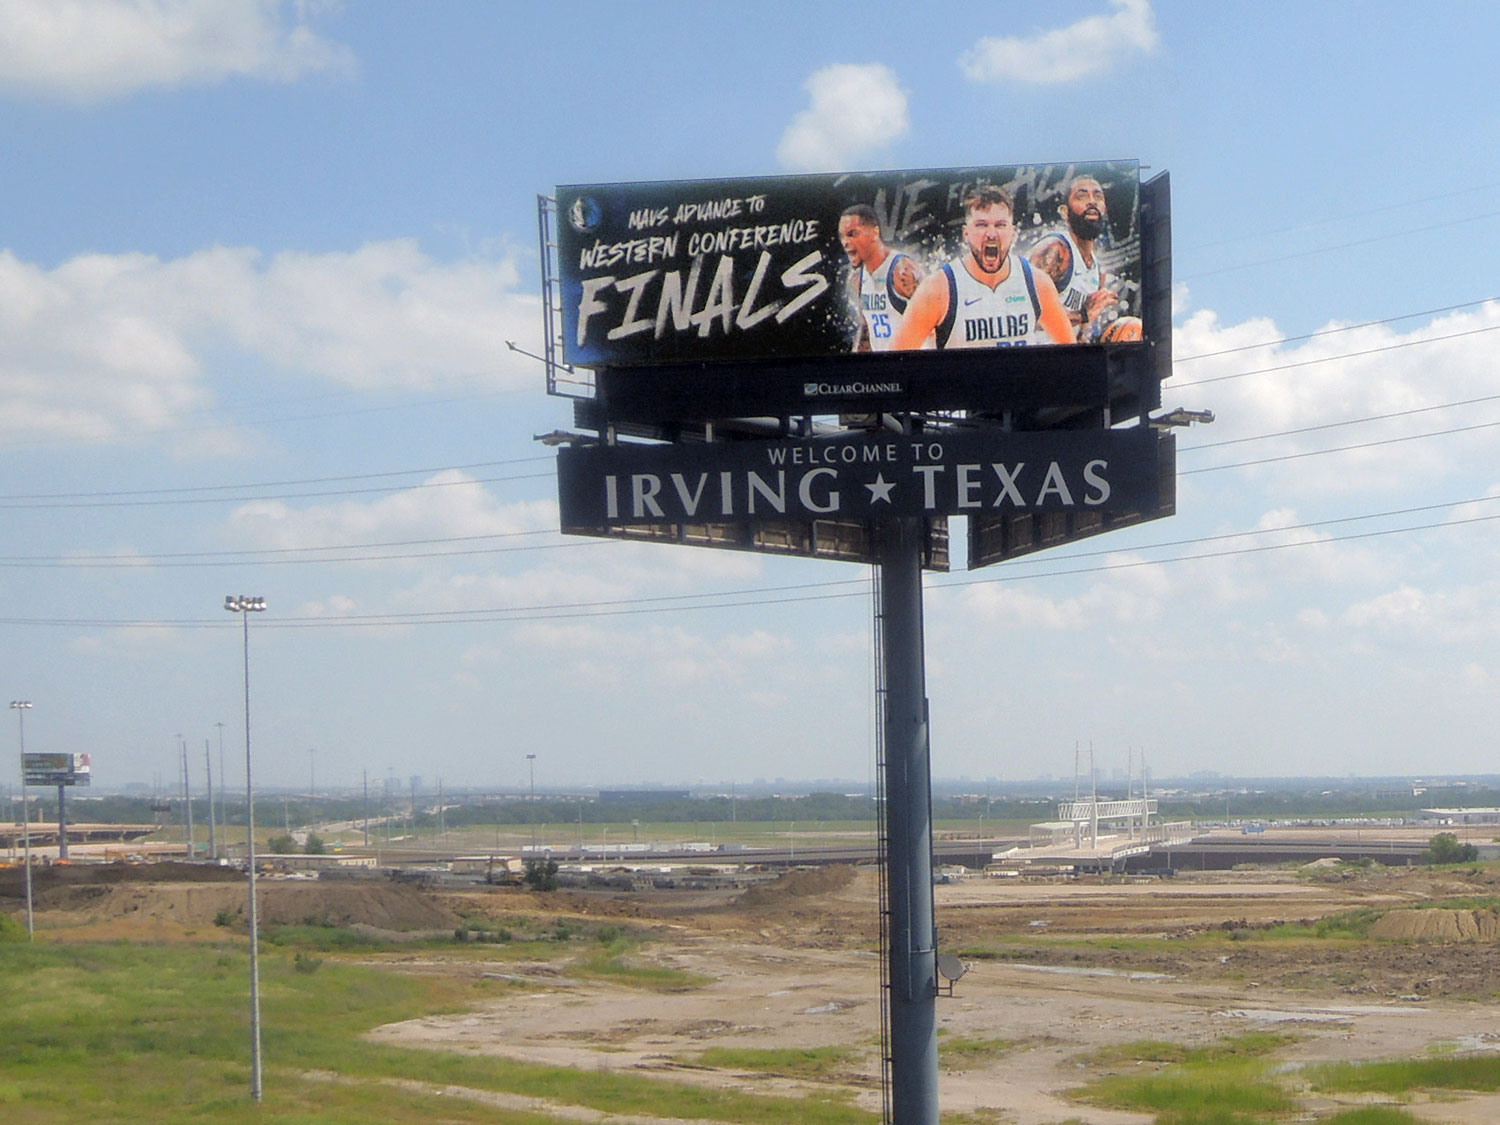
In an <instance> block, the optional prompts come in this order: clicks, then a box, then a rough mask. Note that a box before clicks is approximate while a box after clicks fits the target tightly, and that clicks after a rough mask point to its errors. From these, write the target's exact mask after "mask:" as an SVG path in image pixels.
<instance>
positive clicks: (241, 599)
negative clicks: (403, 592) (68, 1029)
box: [224, 594, 266, 1102]
mask: <svg viewBox="0 0 1500 1125" xmlns="http://www.w3.org/2000/svg"><path fill="white" fill-rule="evenodd" d="M224 608H225V609H227V610H228V611H229V612H230V613H238V614H239V615H240V624H241V626H242V631H243V633H244V642H245V825H246V829H245V833H246V840H247V841H248V847H247V848H246V852H245V855H246V864H245V866H246V867H247V868H249V871H250V1096H251V1097H252V1098H254V1099H255V1100H256V1101H257V1102H259V1101H260V1096H261V1080H260V1076H261V1069H260V949H259V945H260V927H259V923H258V921H257V918H256V914H255V787H254V785H252V784H251V781H250V615H251V614H252V613H264V612H265V609H266V599H265V598H252V597H247V596H246V595H244V594H226V595H224Z"/></svg>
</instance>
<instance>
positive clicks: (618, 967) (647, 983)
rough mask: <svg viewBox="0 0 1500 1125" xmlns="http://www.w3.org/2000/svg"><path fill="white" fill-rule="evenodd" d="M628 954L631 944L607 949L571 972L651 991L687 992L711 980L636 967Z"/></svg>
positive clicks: (679, 970)
mask: <svg viewBox="0 0 1500 1125" xmlns="http://www.w3.org/2000/svg"><path fill="white" fill-rule="evenodd" d="M629 952H630V947H629V946H628V945H626V947H625V948H623V949H622V948H619V947H618V946H611V947H607V948H605V949H603V950H600V951H598V952H594V953H591V954H590V955H589V956H587V957H585V958H583V959H582V960H580V961H578V962H577V963H575V964H574V965H573V966H571V968H570V971H572V972H574V973H575V975H577V976H580V977H593V978H596V979H603V980H608V981H610V982H611V983H614V984H624V985H629V986H631V987H632V988H642V989H646V990H648V991H651V992H687V991H689V990H691V989H694V988H702V987H703V986H704V985H705V984H707V983H708V980H709V978H707V977H704V976H701V975H699V974H697V973H688V972H684V971H682V970H681V969H664V968H661V967H659V966H656V965H640V964H636V963H634V962H632V961H630V960H629V959H628V954H629Z"/></svg>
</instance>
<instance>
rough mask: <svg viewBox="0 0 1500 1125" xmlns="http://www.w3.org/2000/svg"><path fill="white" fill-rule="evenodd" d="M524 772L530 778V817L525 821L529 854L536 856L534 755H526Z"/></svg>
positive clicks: (527, 806)
mask: <svg viewBox="0 0 1500 1125" xmlns="http://www.w3.org/2000/svg"><path fill="white" fill-rule="evenodd" d="M526 772H527V774H529V775H530V778H531V796H530V797H529V798H528V799H527V803H526V808H527V810H528V812H529V814H530V815H528V816H527V818H526V819H527V820H529V821H531V854H532V855H533V856H534V855H536V755H535V754H527V755H526Z"/></svg>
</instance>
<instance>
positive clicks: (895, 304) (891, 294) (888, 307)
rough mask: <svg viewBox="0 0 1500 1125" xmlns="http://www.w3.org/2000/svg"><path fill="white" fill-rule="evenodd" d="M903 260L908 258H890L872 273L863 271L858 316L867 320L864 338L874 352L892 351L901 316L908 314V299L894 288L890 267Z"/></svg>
mask: <svg viewBox="0 0 1500 1125" xmlns="http://www.w3.org/2000/svg"><path fill="white" fill-rule="evenodd" d="M904 257H906V255H905V254H887V255H886V256H885V261H883V262H881V263H880V265H878V266H876V267H875V268H874V269H873V270H867V269H865V268H864V267H863V266H861V267H860V270H859V315H860V316H862V317H863V318H864V321H865V338H866V339H867V340H869V341H870V350H871V351H874V352H883V351H887V350H889V349H890V346H891V338H892V337H893V336H895V335H896V327H897V325H899V324H900V323H901V314H902V313H904V312H906V298H905V297H903V296H901V295H900V294H899V293H897V292H896V290H895V287H894V286H893V285H892V284H891V267H892V266H894V265H895V264H896V262H897V261H898V260H900V259H901V258H904Z"/></svg>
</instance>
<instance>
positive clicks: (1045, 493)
mask: <svg viewBox="0 0 1500 1125" xmlns="http://www.w3.org/2000/svg"><path fill="white" fill-rule="evenodd" d="M1163 440H1164V439H1163V437H1162V436H1161V435H1160V434H1158V432H1157V431H1156V430H1155V429H1153V428H1150V427H1146V426H1133V427H1128V428H1125V429H1113V430H1095V431H1087V430H1082V431H1069V432H1040V433H1006V432H994V431H990V430H987V429H980V430H966V429H951V430H946V431H935V432H930V433H924V434H915V435H907V436H902V435H898V434H891V433H845V434H843V435H840V436H838V437H834V438H829V439H825V440H817V441H806V440H802V441H755V442H730V443H716V444H696V445H694V444H685V443H677V444H671V445H647V444H626V443H620V444H616V445H586V446H585V445H580V446H574V447H571V448H565V449H562V450H559V453H558V463H557V477H558V503H559V508H560V514H561V522H562V526H563V527H564V528H565V529H567V528H601V527H620V526H629V525H650V524H672V525H686V524H732V523H758V522H761V521H767V520H795V521H804V522H808V521H817V520H835V521H854V522H856V523H871V522H875V521H879V520H883V519H890V518H899V517H903V516H920V517H924V518H928V519H934V518H937V517H943V516H978V515H986V514H989V515H999V514H1006V515H1013V514H1017V513H1036V514H1040V513H1052V512H1057V513H1061V512H1074V513H1105V512H1112V513H1113V512H1139V511H1142V510H1145V509H1151V508H1154V507H1155V506H1156V505H1157V503H1158V500H1159V488H1160V482H1161V478H1160V473H1159V464H1160V450H1159V447H1160V445H1161V442H1162V441H1163ZM1165 440H1170V439H1169V438H1168V439H1165Z"/></svg>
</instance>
